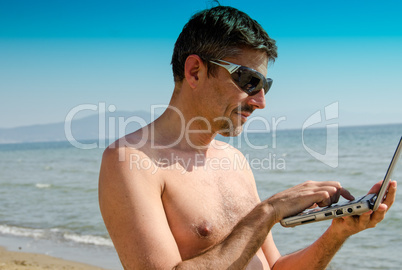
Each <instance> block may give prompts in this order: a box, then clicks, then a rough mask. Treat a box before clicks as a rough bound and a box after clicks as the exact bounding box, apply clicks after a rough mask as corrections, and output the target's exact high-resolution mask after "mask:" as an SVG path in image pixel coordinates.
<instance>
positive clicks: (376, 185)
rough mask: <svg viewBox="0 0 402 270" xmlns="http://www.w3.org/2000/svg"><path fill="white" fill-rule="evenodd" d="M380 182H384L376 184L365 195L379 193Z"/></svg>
mask: <svg viewBox="0 0 402 270" xmlns="http://www.w3.org/2000/svg"><path fill="white" fill-rule="evenodd" d="M382 182H384V181H383V180H381V181H379V182H377V183H376V184H375V185H374V186H373V187H372V188H371V189H370V191H369V192H368V193H367V194H374V193H378V191H380V188H381V185H382Z"/></svg>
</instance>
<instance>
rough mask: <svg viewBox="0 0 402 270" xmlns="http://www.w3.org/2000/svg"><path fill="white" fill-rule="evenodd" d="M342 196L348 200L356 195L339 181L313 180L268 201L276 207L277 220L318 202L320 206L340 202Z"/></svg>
mask: <svg viewBox="0 0 402 270" xmlns="http://www.w3.org/2000/svg"><path fill="white" fill-rule="evenodd" d="M340 196H342V197H344V198H345V199H347V200H353V199H354V197H353V196H352V195H351V194H350V193H349V191H347V190H346V189H344V188H342V186H341V184H340V183H339V182H333V181H328V182H313V181H307V182H305V183H302V184H299V185H297V186H294V187H292V188H289V189H287V190H285V191H282V192H280V193H277V194H275V195H274V196H272V197H271V198H269V199H268V200H267V203H269V204H270V205H272V207H273V208H274V209H275V222H279V221H280V220H282V219H283V218H285V217H288V216H292V215H295V214H297V213H300V212H302V211H303V210H305V209H307V208H309V207H311V206H312V205H314V204H317V205H318V206H320V207H324V206H328V205H331V204H333V203H336V202H338V200H339V197H340Z"/></svg>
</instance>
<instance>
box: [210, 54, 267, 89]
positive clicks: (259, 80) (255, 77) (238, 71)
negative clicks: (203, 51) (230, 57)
mask: <svg viewBox="0 0 402 270" xmlns="http://www.w3.org/2000/svg"><path fill="white" fill-rule="evenodd" d="M209 62H211V63H213V64H215V65H218V66H221V67H223V68H225V69H226V70H227V71H229V73H230V75H232V79H233V80H234V81H235V83H236V84H237V85H238V86H239V87H240V88H241V90H243V91H244V92H245V93H247V94H248V95H249V96H252V95H255V94H257V93H258V92H259V91H260V90H261V89H262V88H264V94H267V93H268V90H269V88H271V85H272V79H271V78H265V77H264V76H263V75H262V74H261V73H259V72H258V71H256V70H254V69H252V68H248V67H245V66H241V65H236V64H233V63H230V62H227V61H223V60H216V61H209Z"/></svg>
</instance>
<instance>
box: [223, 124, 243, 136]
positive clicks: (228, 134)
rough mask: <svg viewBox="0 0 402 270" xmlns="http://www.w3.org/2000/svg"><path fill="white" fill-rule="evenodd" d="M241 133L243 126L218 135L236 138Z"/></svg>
mask: <svg viewBox="0 0 402 270" xmlns="http://www.w3.org/2000/svg"><path fill="white" fill-rule="evenodd" d="M242 131H243V126H238V127H236V128H234V129H232V130H222V131H219V132H218V134H220V135H222V136H224V137H237V136H239V135H240V134H241V133H242Z"/></svg>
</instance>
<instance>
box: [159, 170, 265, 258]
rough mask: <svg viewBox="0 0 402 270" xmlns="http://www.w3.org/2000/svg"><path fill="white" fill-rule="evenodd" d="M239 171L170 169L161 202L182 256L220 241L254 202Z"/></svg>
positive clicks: (248, 184)
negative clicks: (175, 170) (178, 171)
mask: <svg viewBox="0 0 402 270" xmlns="http://www.w3.org/2000/svg"><path fill="white" fill-rule="evenodd" d="M251 181H252V180H251V179H247V178H246V176H245V175H243V174H242V173H241V172H238V171H237V172H234V171H196V170H193V171H192V172H186V173H184V174H182V173H175V172H170V173H169V174H168V175H167V179H166V186H165V190H164V193H163V195H162V201H163V205H164V208H165V212H166V216H167V219H168V222H169V226H170V229H171V231H172V233H173V236H174V237H175V240H176V243H177V245H178V247H179V250H180V252H181V255H182V257H183V259H185V258H189V257H192V256H195V255H197V254H199V253H200V252H202V251H203V250H205V249H207V248H209V247H210V246H212V245H214V244H216V243H218V242H220V241H221V240H222V239H223V238H224V237H225V236H226V235H227V234H229V233H230V232H231V230H232V229H233V227H234V226H235V225H236V224H237V223H238V221H239V220H240V219H241V218H243V217H244V216H245V215H247V214H248V213H249V212H250V211H251V210H252V209H253V208H254V206H255V205H256V204H257V203H258V198H257V195H256V192H255V188H254V185H253V184H252V183H251Z"/></svg>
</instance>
